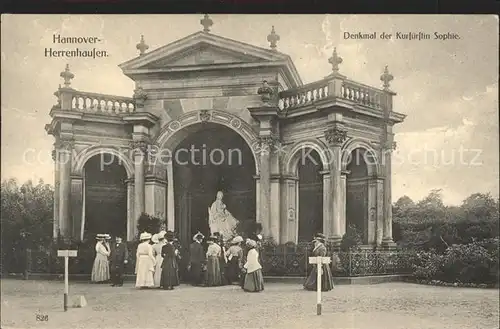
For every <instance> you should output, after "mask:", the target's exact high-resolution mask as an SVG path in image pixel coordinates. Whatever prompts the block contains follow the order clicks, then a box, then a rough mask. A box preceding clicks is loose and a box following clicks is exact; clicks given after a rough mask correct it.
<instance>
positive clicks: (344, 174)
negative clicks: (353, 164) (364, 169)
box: [340, 170, 351, 176]
mask: <svg viewBox="0 0 500 329" xmlns="http://www.w3.org/2000/svg"><path fill="white" fill-rule="evenodd" d="M350 173H351V171H350V170H341V171H340V175H342V176H347V175H349V174H350Z"/></svg>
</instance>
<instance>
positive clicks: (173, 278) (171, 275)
mask: <svg viewBox="0 0 500 329" xmlns="http://www.w3.org/2000/svg"><path fill="white" fill-rule="evenodd" d="M174 262H175V260H171V261H169V262H166V263H165V264H163V269H162V274H161V286H162V287H163V289H168V288H173V287H175V286H178V285H179V271H178V269H177V266H176V264H175V263H174Z"/></svg>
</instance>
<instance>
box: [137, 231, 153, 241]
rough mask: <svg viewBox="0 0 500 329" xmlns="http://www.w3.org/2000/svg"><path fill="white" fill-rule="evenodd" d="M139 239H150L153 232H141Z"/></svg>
mask: <svg viewBox="0 0 500 329" xmlns="http://www.w3.org/2000/svg"><path fill="white" fill-rule="evenodd" d="M139 239H140V240H149V239H151V234H149V233H148V232H144V233H141V235H140V236H139Z"/></svg>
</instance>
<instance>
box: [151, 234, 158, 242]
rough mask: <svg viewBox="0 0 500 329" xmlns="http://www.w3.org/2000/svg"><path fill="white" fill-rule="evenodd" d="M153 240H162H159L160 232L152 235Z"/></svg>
mask: <svg viewBox="0 0 500 329" xmlns="http://www.w3.org/2000/svg"><path fill="white" fill-rule="evenodd" d="M151 241H153V242H154V243H158V242H160V240H159V234H158V233H156V234H153V236H152V237H151Z"/></svg>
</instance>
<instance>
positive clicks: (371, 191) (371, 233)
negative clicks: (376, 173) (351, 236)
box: [366, 177, 377, 245]
mask: <svg viewBox="0 0 500 329" xmlns="http://www.w3.org/2000/svg"><path fill="white" fill-rule="evenodd" d="M367 211H368V217H367V219H368V223H367V225H366V227H367V234H366V236H367V244H369V245H376V244H377V178H376V177H370V178H369V179H368V202H367Z"/></svg>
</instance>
